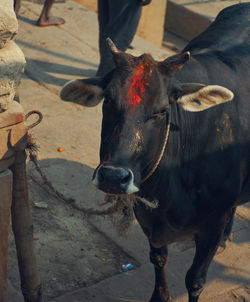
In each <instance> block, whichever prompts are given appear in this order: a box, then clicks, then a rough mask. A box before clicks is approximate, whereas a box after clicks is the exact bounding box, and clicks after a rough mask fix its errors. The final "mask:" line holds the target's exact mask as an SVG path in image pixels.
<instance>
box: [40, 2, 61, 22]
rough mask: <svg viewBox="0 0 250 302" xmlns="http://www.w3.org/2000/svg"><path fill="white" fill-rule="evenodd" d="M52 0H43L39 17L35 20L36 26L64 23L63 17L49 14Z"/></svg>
mask: <svg viewBox="0 0 250 302" xmlns="http://www.w3.org/2000/svg"><path fill="white" fill-rule="evenodd" d="M54 2H55V0H45V2H44V6H43V9H42V11H41V14H40V17H39V19H38V20H37V25H38V26H52V25H61V24H64V23H65V20H64V19H63V18H60V17H55V16H53V15H51V13H50V10H51V8H52V5H53V3H54Z"/></svg>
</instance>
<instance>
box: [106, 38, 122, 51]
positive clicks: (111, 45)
mask: <svg viewBox="0 0 250 302" xmlns="http://www.w3.org/2000/svg"><path fill="white" fill-rule="evenodd" d="M106 41H107V43H108V46H109V49H110V50H111V52H112V53H119V50H118V48H117V47H116V46H115V44H114V42H113V41H112V40H111V39H110V38H107V39H106Z"/></svg>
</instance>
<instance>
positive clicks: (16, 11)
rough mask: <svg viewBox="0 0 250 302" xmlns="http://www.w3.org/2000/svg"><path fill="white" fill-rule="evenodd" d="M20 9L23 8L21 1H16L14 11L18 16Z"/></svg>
mask: <svg viewBox="0 0 250 302" xmlns="http://www.w3.org/2000/svg"><path fill="white" fill-rule="evenodd" d="M20 7H21V3H20V0H15V1H14V11H15V14H16V16H18V13H19V10H20Z"/></svg>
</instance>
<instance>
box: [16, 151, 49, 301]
mask: <svg viewBox="0 0 250 302" xmlns="http://www.w3.org/2000/svg"><path fill="white" fill-rule="evenodd" d="M25 160H26V153H25V151H24V150H22V151H19V150H18V151H16V153H15V163H14V164H13V165H12V166H11V167H10V169H11V170H12V173H13V196H12V208H11V215H12V229H13V233H14V236H15V243H16V250H17V258H18V266H19V274H20V279H21V289H22V293H23V296H24V301H25V302H41V301H43V297H42V284H41V280H40V276H39V272H38V269H37V261H36V256H35V251H34V242H33V222H32V216H31V210H30V203H29V196H28V184H27V175H26V163H25Z"/></svg>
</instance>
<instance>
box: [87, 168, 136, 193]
mask: <svg viewBox="0 0 250 302" xmlns="http://www.w3.org/2000/svg"><path fill="white" fill-rule="evenodd" d="M92 182H93V184H94V185H95V186H96V187H97V188H98V189H100V190H102V191H104V192H105V193H109V194H132V193H135V192H138V191H139V188H138V187H137V186H136V185H135V183H134V173H133V172H132V170H130V169H126V168H122V167H117V166H112V165H108V164H101V165H100V166H99V167H98V168H97V169H96V170H95V172H94V175H93V180H92Z"/></svg>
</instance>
